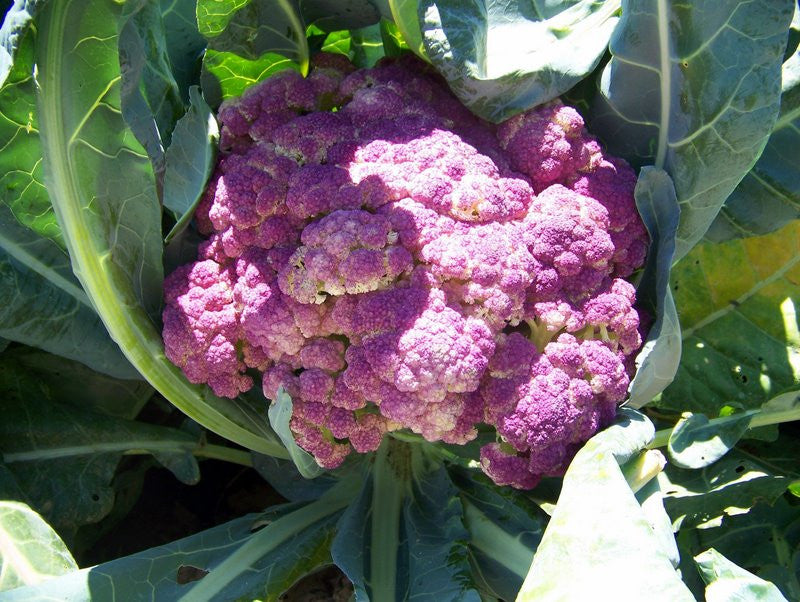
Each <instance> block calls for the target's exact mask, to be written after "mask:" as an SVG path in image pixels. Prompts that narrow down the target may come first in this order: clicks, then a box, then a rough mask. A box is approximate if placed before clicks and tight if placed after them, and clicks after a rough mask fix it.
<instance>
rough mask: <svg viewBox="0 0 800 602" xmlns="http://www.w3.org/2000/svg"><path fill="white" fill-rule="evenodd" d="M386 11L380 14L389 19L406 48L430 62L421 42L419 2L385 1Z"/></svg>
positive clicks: (415, 0)
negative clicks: (398, 32)
mask: <svg viewBox="0 0 800 602" xmlns="http://www.w3.org/2000/svg"><path fill="white" fill-rule="evenodd" d="M385 4H388V10H386V8H384V9H383V10H382V11H381V14H382V15H383V17H384V18H385V19H391V20H392V21H394V24H395V25H396V26H397V29H398V30H399V31H400V34H401V36H402V39H403V40H404V42H405V44H406V46H408V48H409V49H410V50H411V52H413V53H414V54H416V55H417V56H418V57H420V58H421V59H424V60H426V61H428V62H430V59H429V58H428V56H427V55H426V54H425V44H424V43H423V41H422V29H421V26H420V18H419V16H418V14H419V5H420V4H421V3H420V2H419V0H386V1H385Z"/></svg>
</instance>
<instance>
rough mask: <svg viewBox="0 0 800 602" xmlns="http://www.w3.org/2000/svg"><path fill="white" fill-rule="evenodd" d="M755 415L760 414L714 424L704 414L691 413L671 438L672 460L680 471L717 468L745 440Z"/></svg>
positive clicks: (735, 417)
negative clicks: (717, 462) (714, 466)
mask: <svg viewBox="0 0 800 602" xmlns="http://www.w3.org/2000/svg"><path fill="white" fill-rule="evenodd" d="M755 413H756V410H749V411H747V412H742V413H740V414H734V415H732V416H728V417H726V418H724V419H722V420H718V421H714V422H713V423H711V422H709V420H708V417H707V416H705V415H703V414H692V413H690V412H687V413H686V414H684V415H683V417H682V418H681V419H680V420H679V421H678V424H676V425H675V428H674V429H672V434H671V435H670V437H669V443H668V445H667V450H668V451H669V458H670V460H671V461H672V463H673V464H675V465H676V466H679V467H680V468H703V467H704V466H708V465H709V464H713V463H714V462H716V461H717V460H719V459H720V458H721V457H722V456H724V455H725V454H726V453H728V451H730V449H731V448H732V447H733V446H734V445H736V443H737V442H738V441H739V439H741V438H742V435H744V434H745V432H746V431H747V429H748V428H750V419H751V418H752V417H753V414H755Z"/></svg>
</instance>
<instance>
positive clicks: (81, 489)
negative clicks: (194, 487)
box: [0, 355, 200, 535]
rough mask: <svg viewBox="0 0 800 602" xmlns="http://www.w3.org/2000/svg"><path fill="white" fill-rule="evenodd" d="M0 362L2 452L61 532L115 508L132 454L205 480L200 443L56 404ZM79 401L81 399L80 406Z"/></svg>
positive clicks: (188, 478) (186, 477)
mask: <svg viewBox="0 0 800 602" xmlns="http://www.w3.org/2000/svg"><path fill="white" fill-rule="evenodd" d="M3 359H4V361H3V363H2V364H0V388H2V395H0V410H1V411H2V415H3V421H2V422H0V452H2V455H3V461H4V462H5V464H6V466H7V467H8V468H9V469H10V470H11V471H12V472H13V473H14V476H15V478H16V480H17V482H18V483H19V486H20V487H21V489H22V490H23V491H24V492H25V494H26V497H27V499H28V500H29V501H30V503H31V504H32V506H33V507H35V508H36V509H37V511H39V512H41V513H42V514H43V515H44V516H45V517H47V519H48V520H49V521H50V522H51V524H53V525H54V526H55V527H56V528H58V529H59V531H61V532H62V533H63V534H65V535H66V534H67V533H68V532H71V531H74V529H76V528H77V527H79V526H81V525H83V524H86V523H90V522H96V521H98V520H100V519H101V518H102V517H103V516H105V515H106V514H107V513H108V512H109V511H110V510H111V506H112V505H113V502H114V500H113V491H112V489H111V479H112V477H113V476H114V472H115V470H116V468H117V464H118V463H119V460H120V459H121V457H122V455H123V454H124V453H126V452H128V451H130V450H136V451H138V452H139V453H142V452H146V453H151V454H153V455H155V456H156V457H157V458H159V459H161V460H163V463H164V464H165V465H166V466H168V467H169V468H170V469H172V470H174V472H175V475H176V476H177V477H178V478H179V479H181V480H183V481H184V482H188V483H193V482H196V481H197V480H198V479H199V477H200V474H199V468H198V466H197V462H196V460H195V459H194V457H193V456H192V451H193V450H194V449H196V448H197V447H198V441H197V439H196V438H195V437H193V436H191V435H189V434H188V433H184V432H182V431H177V430H175V429H170V428H166V427H160V426H155V425H149V424H145V423H141V422H134V421H130V420H123V419H119V418H114V417H111V416H108V415H104V414H99V413H96V412H93V411H91V410H87V409H83V408H80V407H78V406H77V405H65V404H61V403H57V402H55V401H52V399H51V397H50V395H49V393H48V391H47V390H46V388H45V387H44V385H43V384H42V383H41V382H39V381H37V380H35V377H34V376H33V375H31V374H28V373H27V372H26V371H25V369H24V368H23V367H22V365H20V364H19V363H17V362H16V361H13V360H10V359H8V358H6V356H5V355H4V357H3ZM77 401H79V400H75V402H77Z"/></svg>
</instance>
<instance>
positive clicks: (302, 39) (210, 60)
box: [197, 0, 309, 106]
mask: <svg viewBox="0 0 800 602" xmlns="http://www.w3.org/2000/svg"><path fill="white" fill-rule="evenodd" d="M197 24H198V27H199V30H200V33H201V34H202V35H204V36H205V37H206V38H207V39H208V50H207V51H206V55H205V57H204V59H203V70H204V74H205V76H204V77H203V79H202V87H203V94H204V96H205V98H206V100H207V101H208V102H209V104H211V106H217V105H219V103H220V102H221V101H222V100H224V99H226V98H230V97H231V96H238V95H239V94H241V93H242V92H244V90H245V89H246V87H247V86H248V85H251V84H252V83H255V82H258V81H261V80H262V79H263V78H265V77H267V76H269V75H270V74H271V73H274V72H276V71H279V70H281V69H288V68H297V69H298V70H299V71H300V72H301V73H302V74H303V75H305V74H306V73H307V72H308V61H309V50H308V41H307V40H306V29H305V27H304V26H303V22H302V19H301V18H300V15H299V13H298V10H297V6H296V4H295V2H294V1H293V0H277V1H274V2H272V1H270V0H198V2H197Z"/></svg>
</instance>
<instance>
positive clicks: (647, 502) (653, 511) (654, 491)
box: [636, 450, 680, 567]
mask: <svg viewBox="0 0 800 602" xmlns="http://www.w3.org/2000/svg"><path fill="white" fill-rule="evenodd" d="M651 451H652V450H651ZM659 474H660V473H659ZM636 499H637V501H638V502H639V504H640V505H641V507H642V513H643V514H644V517H645V519H646V520H647V522H648V524H649V525H650V528H651V529H652V530H653V534H654V535H655V536H656V539H657V541H658V548H659V549H660V550H661V551H662V552H663V553H664V555H665V556H666V557H667V558H668V559H669V561H670V563H671V564H672V566H673V567H677V566H678V565H679V564H680V552H679V551H678V544H677V542H676V541H675V535H674V534H673V531H672V521H671V520H670V517H669V515H668V514H667V511H666V509H665V507H664V490H663V488H662V486H661V483H659V481H658V479H651V480H650V481H649V482H648V483H647V484H646V485H645V486H644V487H642V489H640V490H639V491H637V492H636Z"/></svg>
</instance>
